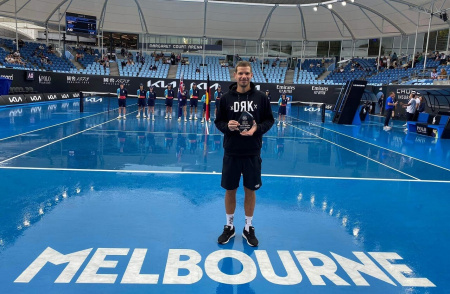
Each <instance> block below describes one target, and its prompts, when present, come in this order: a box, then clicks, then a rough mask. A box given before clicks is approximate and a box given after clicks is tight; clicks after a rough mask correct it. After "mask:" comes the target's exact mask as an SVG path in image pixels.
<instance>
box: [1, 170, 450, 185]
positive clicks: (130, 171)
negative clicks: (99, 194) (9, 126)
mask: <svg viewBox="0 0 450 294" xmlns="http://www.w3.org/2000/svg"><path fill="white" fill-rule="evenodd" d="M0 170H36V171H70V172H98V173H101V172H105V173H123V174H161V175H215V176H219V175H220V176H221V175H222V173H216V172H179V171H152V170H114V169H75V168H47V167H17V166H0ZM261 176H263V177H269V178H293V179H324V180H356V181H385V182H408V183H444V184H450V181H440V180H412V179H387V178H352V177H324V176H300V175H278V174H262V175H261Z"/></svg>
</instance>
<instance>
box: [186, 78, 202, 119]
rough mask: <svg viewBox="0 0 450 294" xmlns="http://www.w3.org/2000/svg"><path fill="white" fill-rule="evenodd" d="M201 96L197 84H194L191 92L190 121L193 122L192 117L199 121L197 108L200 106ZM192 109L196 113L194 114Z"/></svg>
mask: <svg viewBox="0 0 450 294" xmlns="http://www.w3.org/2000/svg"><path fill="white" fill-rule="evenodd" d="M199 96H200V91H199V90H198V89H197V84H196V83H192V88H191V90H190V91H189V98H190V99H189V106H190V111H189V112H190V116H189V119H190V120H192V116H194V119H197V106H198V98H199ZM192 108H194V112H193V113H192Z"/></svg>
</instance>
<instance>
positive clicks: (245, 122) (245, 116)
mask: <svg viewBox="0 0 450 294" xmlns="http://www.w3.org/2000/svg"><path fill="white" fill-rule="evenodd" d="M238 123H239V132H243V131H248V130H250V129H251V128H252V126H253V123H254V120H253V115H251V114H250V113H248V112H247V111H244V112H243V113H242V114H241V117H239V120H238Z"/></svg>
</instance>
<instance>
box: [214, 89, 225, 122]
mask: <svg viewBox="0 0 450 294" xmlns="http://www.w3.org/2000/svg"><path fill="white" fill-rule="evenodd" d="M222 95H223V92H222V86H221V85H218V86H217V91H216V92H214V101H215V104H216V107H215V109H214V117H216V116H217V108H218V107H219V104H220V98H221V97H222Z"/></svg>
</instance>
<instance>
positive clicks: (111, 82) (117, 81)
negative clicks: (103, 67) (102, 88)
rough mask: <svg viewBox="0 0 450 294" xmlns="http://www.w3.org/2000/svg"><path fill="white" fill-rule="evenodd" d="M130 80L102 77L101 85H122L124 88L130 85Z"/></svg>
mask: <svg viewBox="0 0 450 294" xmlns="http://www.w3.org/2000/svg"><path fill="white" fill-rule="evenodd" d="M130 81H131V79H129V78H117V77H103V85H108V86H117V87H119V86H120V84H123V85H124V87H128V86H129V85H130Z"/></svg>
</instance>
